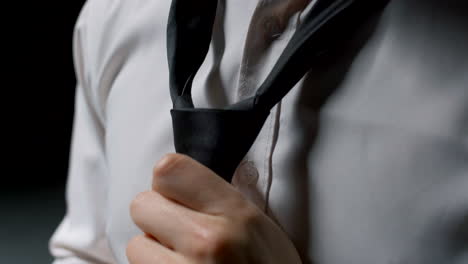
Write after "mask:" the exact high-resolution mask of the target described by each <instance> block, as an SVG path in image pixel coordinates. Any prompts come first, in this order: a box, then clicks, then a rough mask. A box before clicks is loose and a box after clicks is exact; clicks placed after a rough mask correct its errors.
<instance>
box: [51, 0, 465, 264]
mask: <svg viewBox="0 0 468 264" xmlns="http://www.w3.org/2000/svg"><path fill="white" fill-rule="evenodd" d="M170 2H171V1H170V0H88V2H87V3H86V4H85V6H84V8H83V10H82V12H81V15H80V17H79V19H78V22H77V24H76V30H75V39H74V59H75V66H76V67H75V68H76V74H77V78H78V85H77V92H76V112H75V121H74V133H73V142H72V150H71V161H70V171H69V180H68V186H67V202H68V210H67V213H66V216H65V218H64V219H63V221H62V223H61V224H60V226H59V227H58V229H57V231H56V233H55V234H54V236H53V237H52V239H51V243H50V247H51V252H52V254H53V255H54V257H55V258H56V260H55V262H54V263H55V264H85V263H86V264H89V263H113V264H126V263H128V262H127V259H126V256H125V248H126V243H127V241H128V240H129V239H130V238H131V237H132V236H135V235H137V234H139V233H140V231H139V230H138V228H137V227H136V226H135V225H134V223H133V222H132V221H131V219H130V215H129V204H130V202H131V200H132V199H133V198H134V197H135V195H136V194H137V193H139V192H142V191H145V190H148V189H150V188H151V177H152V167H153V166H154V164H155V162H156V161H157V160H159V159H160V158H161V157H162V156H163V155H164V154H165V153H168V152H173V151H174V149H173V140H172V125H171V117H170V114H169V110H170V109H171V100H170V96H169V88H168V76H169V75H168V67H167V58H166V39H165V38H166V22H167V16H168V12H169V6H170ZM314 3H315V1H311V2H310V3H309V2H308V1H307V0H259V1H255V0H221V1H220V7H219V12H218V17H217V20H216V23H215V27H214V32H213V41H212V45H211V48H210V51H209V54H208V57H207V58H206V60H205V62H204V64H203V66H202V68H201V69H200V71H199V73H198V75H197V76H196V78H195V81H194V84H193V99H194V102H195V105H196V106H197V107H210V108H216V107H223V106H225V105H227V104H231V103H234V102H237V101H238V100H240V99H242V98H245V97H246V96H250V95H251V94H252V92H254V91H255V89H256V88H257V87H258V85H259V84H260V83H261V82H262V81H263V79H264V78H265V77H266V75H267V74H268V72H269V70H270V69H271V68H272V66H273V64H274V62H275V61H276V60H277V58H278V57H279V54H280V52H281V51H282V49H283V48H284V47H285V45H286V43H287V42H288V40H289V38H290V37H291V36H292V34H293V33H294V30H295V28H296V26H297V25H298V23H301V18H302V17H303V15H304V14H305V13H306V12H307V11H308V10H310V8H311V7H312V6H313V4H314ZM301 10H302V11H301ZM252 18H253V19H252ZM467 25H468V4H467V2H466V1H455V0H446V1H435V0H427V1H418V0H393V1H391V3H390V4H389V6H388V7H387V8H386V9H385V11H384V12H383V14H382V15H381V16H380V15H379V16H377V17H375V18H373V19H372V20H370V21H369V23H368V24H367V25H366V26H364V27H363V28H362V29H360V34H358V35H356V37H355V38H354V39H350V40H349V41H348V42H346V43H342V45H341V49H340V50H339V51H325V52H324V54H323V55H322V56H321V57H320V58H317V63H315V66H314V67H313V68H312V69H311V71H310V72H309V74H308V75H307V76H306V77H305V78H304V79H303V80H302V81H301V82H300V83H299V84H298V85H297V86H296V87H295V88H294V89H293V90H292V91H291V92H290V93H289V94H288V95H287V96H286V97H285V98H283V100H282V102H281V103H279V104H278V105H277V106H276V107H275V108H274V109H273V110H272V111H271V114H270V116H269V118H268V119H267V121H266V123H265V125H264V127H263V129H262V131H261V133H260V135H259V137H258V138H257V140H256V142H255V144H254V145H253V146H252V149H251V150H250V152H249V153H248V155H247V156H246V157H245V160H244V161H243V162H242V163H241V165H240V166H239V168H238V169H237V172H236V174H235V177H234V180H233V183H234V185H235V186H237V188H239V190H241V191H242V192H243V193H244V194H245V196H246V197H247V198H248V199H250V200H252V201H253V202H254V203H256V204H257V205H258V206H259V207H260V208H262V210H264V211H265V212H266V213H267V214H268V215H269V216H270V217H271V218H272V219H274V220H275V221H276V222H277V223H278V225H280V226H281V227H282V228H283V229H284V230H285V231H286V232H287V234H288V235H289V237H290V238H291V240H292V241H293V242H294V244H295V245H296V247H297V248H298V250H299V252H300V253H301V255H302V256H303V259H304V263H315V264H445V263H446V264H467V263H468V48H467V47H468V26H467ZM337 34H339V32H337Z"/></svg>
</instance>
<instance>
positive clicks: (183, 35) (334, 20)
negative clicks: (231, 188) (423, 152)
mask: <svg viewBox="0 0 468 264" xmlns="http://www.w3.org/2000/svg"><path fill="white" fill-rule="evenodd" d="M389 1H390V0H341V1H336V0H335V1H333V0H332V1H330V0H328V1H327V0H318V1H317V2H316V3H315V4H314V6H313V7H312V9H311V10H310V12H309V13H308V15H307V16H306V17H305V18H304V20H303V22H302V23H301V25H300V26H299V27H298V28H297V30H296V32H295V33H294V35H293V37H292V38H291V40H290V42H289V43H288V45H287V46H286V48H285V50H284V51H283V53H282V54H281V56H280V57H279V59H278V61H277V62H276V64H275V66H274V67H273V69H272V71H271V72H270V74H269V75H268V76H267V78H266V80H265V81H264V82H263V83H262V84H261V85H260V87H259V88H258V90H257V92H256V93H255V95H254V96H252V97H250V98H247V99H244V100H242V101H240V102H238V103H236V104H233V105H229V106H227V107H225V108H223V109H201V108H195V107H194V104H193V101H192V96H191V87H192V81H193V79H194V77H195V74H196V73H197V71H198V69H199V68H200V66H201V64H202V62H203V60H204V59H205V57H206V54H207V52H208V49H209V46H210V42H211V34H212V28H213V24H214V19H215V15H216V8H217V0H202V1H189V0H173V1H172V5H171V9H170V14H169V21H168V27H167V54H168V61H169V74H170V92H171V99H172V102H173V109H172V110H171V114H172V120H173V129H174V143H175V149H176V151H177V152H178V153H183V154H186V155H188V156H190V157H192V158H194V159H195V160H197V161H199V162H200V163H202V164H204V165H205V166H207V167H208V168H210V169H212V170H213V171H214V172H216V173H217V174H218V175H220V176H221V177H223V178H224V179H225V180H227V181H229V182H230V181H231V178H232V176H233V174H234V171H235V170H236V168H237V166H238V165H239V163H240V162H241V160H242V159H243V158H244V156H245V155H246V154H247V152H248V151H249V149H250V147H251V146H252V144H253V142H254V141H255V139H256V137H257V135H258V134H259V132H260V130H261V128H262V126H263V124H264V122H265V120H266V118H267V117H268V114H269V112H270V110H271V108H272V107H273V106H274V105H276V104H277V103H278V102H279V101H280V100H281V99H282V98H283V97H284V96H285V95H286V94H287V93H288V92H289V91H290V90H291V89H292V88H293V87H294V85H295V84H296V83H297V82H299V80H300V79H301V78H302V77H303V76H304V75H305V74H306V73H307V71H308V70H309V69H310V67H311V64H312V63H313V61H314V58H316V57H317V56H318V55H320V53H322V52H323V51H324V50H330V49H332V48H336V47H339V46H340V44H341V43H343V42H344V41H345V40H346V39H348V38H350V37H351V36H353V35H354V34H355V33H356V30H357V29H359V26H360V25H362V24H363V23H364V22H365V21H366V20H368V19H369V18H370V17H371V16H372V15H373V14H375V13H377V12H379V11H381V10H382V9H383V8H384V7H385V6H386V4H387V3H388V2H389Z"/></svg>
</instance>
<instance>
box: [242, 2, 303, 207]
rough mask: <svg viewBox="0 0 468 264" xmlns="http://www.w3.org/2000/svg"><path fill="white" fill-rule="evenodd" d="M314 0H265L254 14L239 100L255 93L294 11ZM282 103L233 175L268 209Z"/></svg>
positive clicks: (288, 33) (287, 34)
mask: <svg viewBox="0 0 468 264" xmlns="http://www.w3.org/2000/svg"><path fill="white" fill-rule="evenodd" d="M309 2H310V0H289V1H285V0H273V1H272V0H262V1H259V3H258V5H257V7H256V9H255V11H254V14H253V16H252V19H251V22H250V26H249V29H248V33H247V38H246V42H245V46H244V52H243V57H242V62H241V68H240V72H239V74H240V75H239V82H238V87H237V93H236V97H237V100H239V101H240V100H243V99H246V98H248V97H251V96H253V95H254V94H255V92H256V89H257V88H258V86H259V85H260V84H261V82H262V81H263V79H264V78H265V77H266V74H267V72H269V71H270V70H271V68H272V66H273V64H274V61H276V59H277V58H278V56H279V52H276V50H275V51H273V52H272V48H274V46H277V47H284V46H285V45H286V42H287V41H288V40H289V38H290V37H291V36H292V32H291V31H290V30H289V29H291V28H294V27H295V21H292V19H291V18H292V17H293V16H294V14H297V13H298V12H299V11H301V10H303V9H304V8H305V7H306V6H307V4H308V3H309ZM280 105H281V103H280V104H278V105H277V106H275V107H274V108H273V109H272V110H271V114H270V116H269V117H268V119H267V120H266V122H265V125H264V127H263V129H262V131H261V132H260V134H259V136H258V138H257V140H256V141H255V143H254V144H253V146H252V148H251V149H250V151H249V153H248V154H247V155H246V158H245V159H244V161H243V162H242V163H241V164H240V165H239V167H238V169H237V171H236V173H235V175H234V179H233V183H234V185H236V186H238V188H239V189H240V190H241V191H242V192H243V193H244V194H245V195H246V196H247V197H248V198H249V199H250V200H251V201H253V202H254V203H256V204H257V205H258V206H259V207H260V208H262V209H265V210H267V208H266V206H267V200H268V192H269V188H270V186H271V182H272V164H271V163H272V157H273V152H274V149H275V145H276V140H277V135H278V130H279V117H280V109H281V107H280Z"/></svg>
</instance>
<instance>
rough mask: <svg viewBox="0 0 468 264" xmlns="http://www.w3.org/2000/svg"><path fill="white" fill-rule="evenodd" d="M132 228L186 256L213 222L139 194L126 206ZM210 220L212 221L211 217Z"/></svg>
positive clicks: (164, 200)
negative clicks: (134, 226)
mask: <svg viewBox="0 0 468 264" xmlns="http://www.w3.org/2000/svg"><path fill="white" fill-rule="evenodd" d="M130 214H131V216H132V219H133V221H134V222H135V224H136V225H137V226H138V227H139V228H140V229H141V230H142V231H144V232H145V233H147V234H151V235H152V236H154V237H155V238H156V239H157V240H158V241H159V242H160V243H161V244H163V245H164V246H166V247H169V248H171V249H174V251H176V252H183V253H187V252H189V251H190V249H191V247H192V246H193V243H197V237H198V236H199V234H202V233H203V232H204V226H207V225H208V226H209V225H210V223H211V222H213V221H214V219H210V217H212V216H209V215H204V214H201V213H198V212H196V211H193V210H191V209H189V208H187V207H184V206H182V205H180V204H177V203H176V202H174V201H170V200H168V199H167V198H165V197H163V196H162V195H160V194H159V193H157V192H154V191H148V192H143V193H140V194H139V195H138V196H137V197H136V198H135V199H134V200H133V202H132V204H131V206H130ZM213 218H214V217H213Z"/></svg>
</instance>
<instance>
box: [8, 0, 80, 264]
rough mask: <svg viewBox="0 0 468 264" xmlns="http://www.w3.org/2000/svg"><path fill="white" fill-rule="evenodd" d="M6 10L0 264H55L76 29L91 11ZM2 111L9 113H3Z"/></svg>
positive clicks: (55, 6)
mask: <svg viewBox="0 0 468 264" xmlns="http://www.w3.org/2000/svg"><path fill="white" fill-rule="evenodd" d="M8 2H17V3H8V4H7V3H4V5H3V6H2V11H3V12H2V13H3V16H2V18H0V19H1V22H2V23H1V25H2V41H1V43H2V44H1V45H2V49H1V50H2V51H3V54H2V56H1V58H2V64H3V65H2V66H3V67H2V70H1V72H2V74H1V75H0V77H1V79H0V80H1V83H2V91H3V95H2V106H3V107H4V108H5V109H4V110H3V113H4V114H5V116H6V117H5V118H4V119H3V120H4V122H2V124H3V126H2V127H3V129H2V130H3V132H6V135H5V136H4V137H3V140H4V144H2V145H3V148H2V150H3V154H4V155H2V156H3V157H6V159H5V158H3V162H2V166H1V167H2V173H1V179H2V183H1V184H0V263H2V264H32V263H35V264H37V263H51V261H52V258H51V257H50V255H49V253H48V240H49V238H50V236H51V235H52V233H53V231H54V229H55V228H56V226H57V225H58V224H59V222H60V220H61V219H62V217H63V215H64V213H65V200H64V189H65V182H66V174H67V169H68V168H67V167H68V152H69V144H70V136H71V128H72V121H73V101H74V88H75V76H74V70H73V62H72V34H73V27H74V23H75V21H76V19H77V16H78V14H79V11H80V9H81V7H82V5H83V3H84V1H83V0H67V1H63V0H62V1H28V2H23V1H8ZM3 107H2V108H3Z"/></svg>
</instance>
